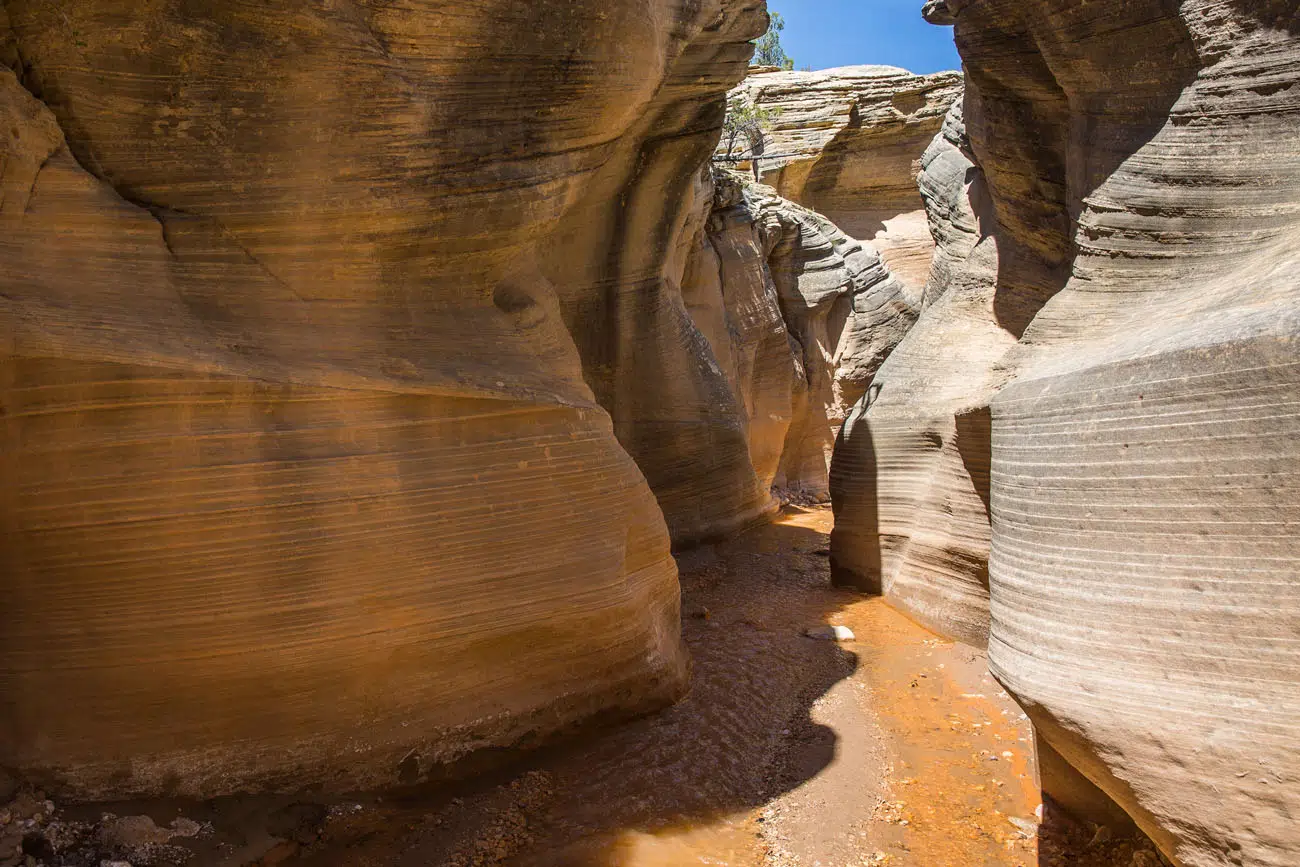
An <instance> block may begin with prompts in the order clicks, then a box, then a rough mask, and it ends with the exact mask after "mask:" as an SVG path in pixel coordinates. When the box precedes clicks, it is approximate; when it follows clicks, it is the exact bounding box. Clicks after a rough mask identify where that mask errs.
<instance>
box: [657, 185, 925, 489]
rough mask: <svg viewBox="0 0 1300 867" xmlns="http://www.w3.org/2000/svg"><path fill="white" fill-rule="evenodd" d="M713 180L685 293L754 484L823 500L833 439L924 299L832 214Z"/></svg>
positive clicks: (692, 245) (766, 190)
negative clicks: (730, 398)
mask: <svg viewBox="0 0 1300 867" xmlns="http://www.w3.org/2000/svg"><path fill="white" fill-rule="evenodd" d="M712 178H713V184H712V187H713V190H714V193H713V198H712V204H711V207H710V209H709V212H708V216H707V220H705V221H701V223H700V225H699V228H698V229H697V231H696V232H695V234H694V235H693V236H692V237H691V239H690V241H689V253H688V255H687V256H686V257H685V258H686V262H687V265H686V268H685V271H684V277H683V280H682V282H681V285H682V294H683V296H684V298H685V301H686V305H687V308H688V310H689V311H690V313H691V316H692V318H693V319H694V321H695V322H696V323H697V325H698V326H699V329H700V331H701V333H702V334H704V336H705V337H706V338H707V340H708V342H709V348H710V350H711V353H712V359H714V360H716V362H717V365H718V367H719V369H720V370H721V371H722V372H723V374H724V375H725V377H726V381H727V382H728V383H730V385H731V389H732V392H733V394H734V395H736V400H737V403H738V404H739V405H740V407H741V408H742V416H741V418H742V420H743V422H744V424H745V429H746V432H747V438H748V442H749V450H750V458H751V462H752V464H753V466H754V469H755V472H756V474H757V476H758V479H759V484H760V485H762V486H763V487H764V488H766V489H770V488H772V487H773V486H775V487H776V488H778V489H781V490H784V491H786V492H789V493H792V494H798V495H802V496H804V497H810V498H812V499H818V500H824V499H825V498H826V497H827V496H828V486H827V468H828V465H829V459H830V454H831V450H832V447H833V444H834V441H835V435H836V433H837V432H838V430H839V427H840V425H842V424H843V421H844V417H845V414H846V413H847V410H848V408H849V407H851V406H852V405H853V404H854V403H856V402H857V400H858V399H859V398H860V397H861V396H862V395H863V394H864V393H865V391H866V389H867V387H868V386H869V384H870V382H871V379H872V377H873V376H874V375H875V372H876V370H877V369H878V368H879V366H880V364H881V362H882V361H883V360H884V358H885V357H886V356H887V355H888V354H889V352H890V351H891V350H892V349H893V347H894V346H896V345H897V344H898V342H899V341H900V340H901V339H902V337H903V335H904V334H906V332H907V329H908V328H909V327H910V326H911V325H912V323H913V322H915V320H916V314H917V309H918V306H919V297H917V296H915V295H913V294H912V293H910V292H908V291H907V289H906V288H905V287H904V286H903V285H902V284H901V283H900V282H899V281H898V280H897V279H896V278H895V277H894V276H893V275H892V274H891V273H890V272H889V270H888V268H886V267H885V265H884V262H883V261H882V260H881V257H880V256H879V254H877V253H876V252H875V251H874V250H872V249H871V248H870V247H868V246H866V245H864V244H862V243H860V242H858V241H855V240H854V239H852V238H850V237H848V236H847V235H845V234H844V233H843V232H842V231H840V230H839V229H838V228H836V227H835V226H834V225H833V224H832V223H830V221H828V220H827V219H826V218H825V217H823V216H821V215H819V214H816V213H814V212H812V211H809V210H808V209H806V208H802V207H800V206H799V205H796V204H794V203H793V202H790V201H788V200H786V199H784V198H782V197H780V196H778V195H776V194H775V192H774V191H773V190H772V189H771V188H770V187H766V186H761V185H758V184H753V183H749V182H747V181H745V180H743V179H742V178H741V177H740V176H738V175H735V174H731V173H727V172H720V173H717V174H716V175H713V176H712ZM705 182H706V183H707V179H705Z"/></svg>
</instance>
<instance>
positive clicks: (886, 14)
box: [767, 0, 961, 73]
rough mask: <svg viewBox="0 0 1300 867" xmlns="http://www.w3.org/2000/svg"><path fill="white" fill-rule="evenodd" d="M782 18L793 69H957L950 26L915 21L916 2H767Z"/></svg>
mask: <svg viewBox="0 0 1300 867" xmlns="http://www.w3.org/2000/svg"><path fill="white" fill-rule="evenodd" d="M767 5H768V8H769V9H770V10H771V11H772V12H780V13H781V14H782V15H783V16H784V17H785V32H784V33H782V34H781V44H782V46H784V47H785V52H786V54H788V55H790V56H791V57H792V58H794V65H795V68H796V69H803V68H804V67H806V66H811V67H812V68H813V69H828V68H830V67H832V66H852V65H853V64H857V63H883V64H887V65H889V66H901V67H903V68H905V69H910V70H911V71H912V72H921V73H924V72H938V71H939V70H941V69H960V68H961V61H960V60H959V59H958V57H957V49H956V48H954V47H953V44H952V28H951V27H935V26H934V25H933V24H926V23H925V21H923V20H922V19H921V6H922V5H923V4H922V0H767Z"/></svg>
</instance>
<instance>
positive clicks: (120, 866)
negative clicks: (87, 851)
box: [99, 861, 131, 867]
mask: <svg viewBox="0 0 1300 867" xmlns="http://www.w3.org/2000/svg"><path fill="white" fill-rule="evenodd" d="M99 867H131V862H130V861H100V862H99Z"/></svg>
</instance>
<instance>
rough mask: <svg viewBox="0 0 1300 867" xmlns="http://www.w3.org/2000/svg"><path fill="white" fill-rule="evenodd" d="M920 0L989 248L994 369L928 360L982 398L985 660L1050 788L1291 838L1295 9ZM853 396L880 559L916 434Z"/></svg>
mask: <svg viewBox="0 0 1300 867" xmlns="http://www.w3.org/2000/svg"><path fill="white" fill-rule="evenodd" d="M940 7H942V8H940ZM927 12H928V14H929V15H930V16H931V18H932V19H933V20H936V21H940V22H951V21H955V22H956V34H957V42H958V47H959V49H960V50H961V53H962V57H963V60H964V63H965V67H966V71H967V74H968V83H967V92H966V101H965V109H966V111H965V119H966V123H967V126H968V132H969V140H970V151H971V156H972V157H973V163H974V164H975V165H977V166H978V174H977V175H974V176H972V179H973V181H974V182H975V186H978V185H979V184H981V183H982V184H983V185H984V188H985V189H986V190H987V194H988V202H989V203H988V214H989V217H988V219H987V220H985V219H981V220H980V221H979V230H978V231H977V232H976V233H975V236H974V237H975V246H974V247H973V252H972V254H971V257H970V261H971V263H972V264H976V265H978V264H980V263H984V264H986V265H987V266H988V267H989V268H991V269H992V274H993V275H994V283H993V284H992V285H993V292H992V294H991V295H988V294H987V293H986V294H985V296H983V300H982V301H981V306H980V309H979V310H978V311H977V312H975V311H973V312H972V313H971V314H970V315H969V316H968V317H967V319H966V321H967V322H968V323H974V324H972V325H971V326H970V328H971V329H973V330H971V331H970V337H969V339H970V340H972V341H974V342H975V343H977V344H978V345H979V347H981V348H980V349H979V350H978V351H977V354H979V355H981V356H985V355H986V354H987V356H991V357H993V360H992V361H991V364H988V365H986V366H984V367H985V370H987V371H989V375H988V376H984V375H980V376H976V377H974V379H975V381H974V382H969V381H967V382H961V381H959V379H958V378H950V379H948V380H946V382H952V383H954V384H955V385H956V386H959V388H957V390H958V391H960V392H961V395H960V399H958V398H957V397H954V404H955V405H957V406H960V407H961V408H963V409H972V410H973V409H976V408H979V407H980V406H982V405H984V404H987V405H988V406H989V407H990V422H991V423H988V430H989V433H988V437H989V439H990V441H991V466H990V471H989V480H990V481H989V499H990V506H991V513H992V529H991V552H992V553H991V558H990V562H989V593H990V597H991V629H990V635H989V646H990V658H991V661H992V665H993V668H994V671H995V673H996V674H997V676H998V677H999V678H1000V679H1001V680H1002V682H1003V683H1004V684H1006V685H1007V687H1008V688H1009V689H1010V690H1011V691H1012V692H1013V693H1014V694H1015V695H1016V696H1017V698H1018V699H1019V700H1020V701H1021V703H1022V704H1023V705H1024V706H1025V707H1026V709H1027V710H1028V712H1029V713H1030V715H1031V717H1032V719H1033V721H1034V723H1035V726H1036V728H1037V731H1038V735H1039V738H1040V741H1041V743H1042V746H1043V752H1044V754H1045V755H1047V756H1048V757H1049V758H1050V759H1051V761H1048V762H1045V763H1044V765H1043V783H1044V788H1045V789H1046V791H1047V792H1048V794H1049V795H1052V796H1054V797H1056V798H1058V799H1059V800H1062V801H1063V802H1065V804H1066V805H1067V806H1068V807H1071V808H1072V809H1074V810H1076V812H1080V813H1084V814H1086V815H1091V816H1101V815H1105V814H1106V813H1107V812H1108V811H1109V810H1111V809H1113V807H1114V806H1115V805H1118V806H1119V807H1122V808H1123V810H1124V812H1125V813H1126V814H1127V815H1128V816H1130V817H1132V818H1133V819H1134V820H1136V822H1137V823H1138V824H1139V825H1140V826H1141V827H1142V829H1143V830H1145V831H1146V832H1147V833H1148V834H1149V835H1151V837H1152V838H1153V839H1154V840H1155V841H1156V842H1157V843H1158V845H1159V846H1160V848H1161V849H1162V851H1163V852H1164V853H1165V855H1166V856H1168V857H1169V858H1170V859H1171V860H1173V861H1174V862H1175V863H1177V864H1180V865H1193V867H1206V865H1229V864H1257V865H1269V867H1281V865H1289V864H1294V863H1298V862H1300V835H1298V834H1297V831H1296V817H1297V816H1300V765H1298V764H1297V760H1296V756H1297V755H1300V734H1298V733H1300V698H1298V697H1300V644H1298V643H1297V641H1296V637H1297V635H1300V569H1298V568H1297V562H1300V557H1298V555H1297V550H1296V539H1297V535H1296V533H1295V527H1296V525H1297V523H1300V482H1298V480H1297V467H1298V466H1300V460H1298V458H1300V456H1298V455H1297V452H1296V450H1297V444H1298V443H1300V414H1297V412H1296V411H1295V405H1296V402H1297V395H1298V394H1300V366H1297V364H1296V335H1297V332H1298V331H1300V321H1298V316H1297V311H1300V277H1298V276H1297V275H1300V269H1298V268H1297V266H1298V265H1300V135H1298V134H1297V130H1300V121H1298V120H1297V118H1300V63H1298V62H1297V60H1298V58H1300V10H1297V8H1296V6H1295V5H1294V4H1293V3H1289V2H1278V0H1271V2H1270V0H1231V2H1224V0H1187V2H1183V3H1180V4H1169V3H1163V2H1157V0H1139V2H1119V0H1114V2H1106V0H1102V2H1096V0H1093V2H1083V0H1070V2H1064V3H1062V2H1047V0H1031V2H1024V0H981V2H959V0H947V2H946V3H942V4H940V3H933V2H932V3H929V4H927ZM981 179H982V180H981ZM972 188H975V187H974V186H973V187H972ZM971 204H972V205H973V206H975V207H973V210H974V211H975V213H977V214H978V213H979V207H978V202H977V201H975V200H972V202H971ZM986 246H987V248H988V250H987V252H988V255H987V256H985V257H981V252H980V251H981V249H982V248H985V247H986ZM994 247H996V255H993V253H994ZM976 260H978V261H976ZM937 271H938V268H936V273H937ZM971 273H972V272H971V271H969V270H964V269H960V268H959V269H958V272H957V273H956V275H955V276H951V275H950V276H949V277H948V278H944V279H947V280H949V281H950V282H951V283H952V285H951V286H950V287H949V288H948V289H947V291H946V293H945V292H943V290H942V287H941V286H940V287H932V289H936V288H937V289H938V290H939V294H937V295H936V294H934V293H933V292H927V301H929V302H930V303H931V306H930V307H929V308H928V309H927V310H926V311H925V313H924V314H923V316H922V320H921V323H920V324H919V325H918V327H917V329H916V330H914V331H913V332H912V334H911V335H909V338H908V341H905V342H904V344H903V345H902V346H901V347H900V349H899V351H898V352H897V353H896V354H895V355H894V357H893V358H891V359H890V361H889V363H887V364H886V365H885V367H884V368H882V370H881V371H880V374H879V382H880V383H881V384H882V386H883V387H884V390H883V391H882V392H881V395H880V398H879V403H878V406H879V407H880V420H881V421H882V422H883V421H884V415H885V414H884V412H883V410H884V407H885V406H886V404H885V402H886V401H887V400H888V399H889V392H890V382H891V366H892V365H894V364H895V363H896V362H897V363H898V364H899V365H900V366H901V365H902V363H903V360H904V358H905V357H906V356H905V354H906V353H907V351H908V349H909V343H910V341H912V340H913V339H916V340H920V339H921V337H923V336H925V334H926V330H927V322H928V321H929V318H931V317H933V315H934V314H933V311H934V310H935V308H942V307H943V305H944V299H945V298H950V297H955V294H956V293H958V292H960V291H961V290H962V288H963V281H964V280H965V279H966V278H965V277H964V276H962V275H963V274H966V275H969V274H971ZM1013 339H1014V340H1015V341H1016V342H1015V344H1014V345H1011V346H1010V347H1009V348H1007V347H1006V344H1007V343H1008V342H1009V341H1011V340H1013ZM964 351H971V350H964ZM982 365H983V362H980V363H979V364H976V365H975V366H976V367H980V366H982ZM922 367H923V366H922ZM892 375H893V376H899V377H900V379H899V382H900V385H901V383H902V382H904V381H906V380H905V378H902V377H903V375H902V374H901V373H899V374H892ZM990 392H992V393H990ZM876 414H877V407H874V406H873V407H872V408H871V409H870V410H868V411H866V412H865V417H864V419H863V420H862V421H860V422H859V421H856V420H855V421H851V424H852V425H854V428H853V437H854V439H855V440H858V439H859V435H858V430H859V428H862V429H865V430H867V431H870V432H871V434H872V437H871V439H872V441H874V442H877V443H880V444H881V445H878V446H876V448H875V449H874V451H873V450H872V449H871V448H868V447H865V446H864V445H863V444H862V443H861V442H855V444H854V445H853V447H852V448H851V449H849V450H848V451H847V452H846V455H847V456H848V457H849V458H851V459H852V460H854V461H857V462H858V464H857V466H858V469H857V470H856V472H875V473H876V479H877V481H876V484H875V489H876V490H877V491H878V496H879V503H880V505H879V508H878V509H875V510H873V509H870V508H867V507H865V506H863V505H862V503H861V502H859V503H858V504H857V505H855V506H854V508H859V509H861V511H859V512H858V513H857V514H856V516H855V517H853V521H854V522H865V521H867V520H869V519H870V517H875V519H876V520H878V522H879V523H880V530H881V534H882V536H881V538H882V540H884V541H882V543H881V546H880V547H881V548H886V553H885V554H883V555H881V556H882V559H884V560H885V562H886V563H888V560H889V555H888V551H887V546H888V544H889V541H888V540H889V537H890V534H891V533H892V532H893V527H894V526H895V524H894V523H893V519H891V518H890V517H889V515H891V514H892V512H891V511H890V510H889V509H888V508H886V505H885V504H886V503H887V502H888V501H891V500H897V499H898V495H897V494H896V493H895V491H897V490H900V489H904V488H908V487H909V486H910V487H911V488H913V489H916V488H917V487H918V486H917V485H916V484H915V483H914V482H911V481H909V475H908V474H909V473H911V472H912V470H913V469H914V466H915V465H916V464H919V459H918V458H912V457H909V458H908V460H910V461H912V463H911V464H908V465H906V466H904V465H901V464H900V463H899V462H900V461H901V460H902V459H901V458H900V457H899V456H914V455H920V454H921V453H922V451H923V446H922V444H920V443H919V442H918V443H916V444H912V445H908V446H906V447H905V448H904V447H900V446H896V445H895V443H894V441H893V439H892V437H893V430H892V429H890V428H887V427H884V426H881V427H880V429H879V432H878V433H877V432H876V431H877V427H876V424H875V421H874V420H875V418H876ZM960 417H961V416H960V415H958V416H957V418H960ZM907 432H908V435H909V436H915V437H925V438H927V439H928V440H929V442H930V443H931V449H932V450H933V451H936V452H939V451H942V450H946V449H947V448H948V440H947V439H946V438H945V435H944V432H942V431H940V432H938V435H937V436H926V431H925V428H924V426H921V425H917V426H911V427H908V428H907ZM955 439H956V442H957V444H958V449H959V451H960V443H961V440H962V435H961V432H960V430H959V431H958V433H957V435H956V438H955ZM975 439H978V434H976V436H975ZM872 460H874V463H872V462H871V461H872ZM836 463H837V469H838V467H839V464H840V456H839V455H838V454H837V458H836ZM930 464H931V465H932V466H937V467H943V466H948V467H955V466H956V464H955V463H954V462H952V461H948V462H946V464H945V463H944V462H943V461H942V460H940V459H935V460H933V461H931V462H930ZM846 466H847V465H846ZM966 469H967V473H966V475H967V477H968V478H969V479H970V480H971V481H972V482H976V481H977V479H978V477H979V472H978V471H977V470H975V469H972V468H970V467H967V468H966ZM961 484H962V486H964V485H965V482H964V481H963V482H962V483H961ZM976 486H977V485H976ZM949 487H951V486H949ZM845 519H846V515H845V513H843V512H842V513H841V515H840V517H839V521H840V524H841V528H842V529H841V530H840V531H839V532H842V533H853V534H855V535H857V536H858V537H859V538H860V537H862V536H863V535H864V531H863V530H862V529H860V528H846V527H844V524H845ZM842 552H843V549H842V548H840V547H838V546H837V555H836V556H837V558H839V557H841V556H843V553H842ZM855 556H858V557H861V555H860V554H855ZM932 586H933V587H935V588H939V587H941V586H942V585H941V583H940V582H939V581H934V582H932ZM906 606H907V607H908V608H909V610H919V606H916V605H915V604H912V603H906ZM940 625H943V624H942V622H940ZM947 631H959V630H957V629H952V628H950V629H948V630H947Z"/></svg>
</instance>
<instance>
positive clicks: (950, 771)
mask: <svg viewBox="0 0 1300 867" xmlns="http://www.w3.org/2000/svg"><path fill="white" fill-rule="evenodd" d="M830 528H831V516H830V512H829V510H826V509H819V508H814V509H807V510H791V511H788V512H787V514H786V516H785V517H784V518H783V519H782V520H781V521H780V522H779V523H776V524H774V525H771V526H768V527H761V528H758V529H755V530H753V531H751V532H749V533H747V534H745V535H744V536H742V537H741V538H739V539H737V540H734V541H732V542H729V543H725V544H722V545H719V546H716V547H713V548H710V549H706V550H703V551H697V552H692V553H691V554H689V555H687V556H685V557H683V558H682V585H683V608H684V612H685V615H686V617H685V623H686V640H687V642H688V643H689V645H690V648H691V652H692V655H693V658H694V661H695V662H694V664H695V669H694V687H693V689H692V692H691V695H690V696H689V698H688V699H687V700H686V701H685V702H683V703H682V704H680V705H678V706H677V707H674V708H672V709H670V710H668V711H666V712H664V713H662V714H659V715H657V716H655V717H652V718H650V719H646V720H642V721H640V722H637V723H634V724H633V725H631V726H627V727H624V728H621V729H619V730H617V731H613V732H610V733H608V734H605V735H603V736H600V737H596V738H594V739H588V740H587V741H586V742H583V743H580V744H575V745H572V746H570V747H567V748H565V749H561V750H557V751H554V752H552V753H550V754H548V755H546V756H543V757H539V758H538V759H537V760H534V761H532V762H530V763H529V765H528V766H527V767H526V768H523V769H520V770H519V771H518V772H517V773H516V774H514V775H511V776H509V777H507V778H505V779H502V780H500V781H499V782H497V783H496V784H495V785H490V786H485V787H480V788H479V789H477V790H475V791H472V792H466V793H463V794H461V795H459V796H458V797H457V798H456V799H455V800H450V801H447V802H444V803H438V804H432V803H427V802H426V803H419V802H416V803H405V804H383V805H381V804H376V805H373V806H367V807H366V808H365V809H364V810H363V811H362V812H360V813H358V814H356V816H355V818H353V819H352V820H351V821H334V822H332V823H330V824H329V825H328V826H327V828H326V831H325V833H326V836H327V838H328V839H327V840H325V841H324V842H322V843H318V844H316V845H315V846H312V847H310V848H311V849H313V850H316V851H314V852H305V853H303V854H304V856H306V857H305V859H304V860H305V863H308V864H311V865H318V867H335V865H344V864H348V865H368V864H373V865H380V864H383V865H390V864H391V865H426V864H449V865H471V864H506V865H519V867H550V865H591V867H597V865H620V867H621V865H628V867H660V865H662V867H669V865H674V867H675V865H691V864H727V865H754V867H758V865H774V867H775V865H781V867H784V865H800V867H815V865H820V867H850V865H853V867H856V865H875V864H891V865H918V867H940V865H952V867H965V865H981V867H982V865H1008V867H1012V865H1017V867H1018V865H1031V864H1036V863H1037V855H1036V840H1035V838H1034V836H1033V829H1034V825H1035V809H1036V808H1037V807H1038V796H1037V787H1036V785H1035V783H1034V780H1033V769H1032V756H1031V754H1030V747H1029V740H1030V735H1029V731H1028V727H1027V723H1026V722H1025V721H1024V719H1023V718H1022V717H1021V715H1020V711H1019V708H1017V707H1016V706H1015V704H1014V703H1013V702H1011V701H1010V700H1009V699H1008V698H1007V697H1006V696H1005V695H1004V694H1003V693H1002V692H1001V690H1000V689H999V688H998V687H997V685H996V684H995V683H994V682H993V681H992V679H991V678H990V677H989V676H988V675H987V674H986V673H985V664H984V659H983V656H982V655H981V654H980V653H978V652H976V651H974V650H972V649H970V648H967V647H964V646H961V645H957V644H953V643H952V642H948V641H944V640H941V639H939V638H937V637H935V636H934V635H932V634H930V633H928V632H926V631H924V630H922V629H921V628H919V627H918V626H916V625H915V624H913V623H912V622H911V621H909V620H907V619H906V618H904V617H903V616H901V615H899V614H898V613H896V612H895V611H893V610H892V609H890V608H889V607H887V606H885V605H884V604H883V603H882V602H881V601H880V600H876V599H866V598H864V597H861V596H859V595H857V594H854V593H850V592H845V591H837V590H834V589H832V588H831V587H830V582H829V563H828V560H827V557H826V554H827V545H828V534H829V532H830ZM825 624H841V625H845V626H848V627H849V628H850V629H852V630H853V632H854V633H855V636H856V640H855V641H851V642H844V643H840V644H836V643H834V642H829V641H817V640H813V639H810V638H808V637H806V636H805V635H804V634H803V633H804V632H805V630H807V629H809V628H815V627H818V626H822V625H825ZM1012 819H1015V820H1018V823H1016V822H1013V821H1012Z"/></svg>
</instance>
